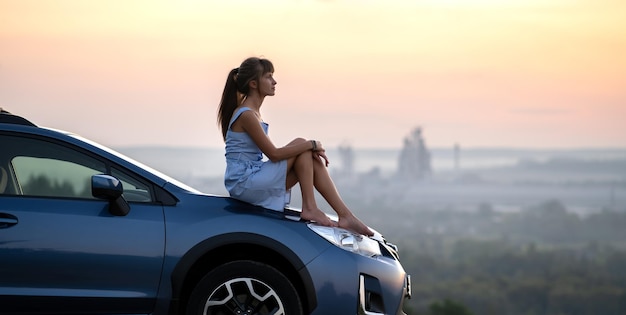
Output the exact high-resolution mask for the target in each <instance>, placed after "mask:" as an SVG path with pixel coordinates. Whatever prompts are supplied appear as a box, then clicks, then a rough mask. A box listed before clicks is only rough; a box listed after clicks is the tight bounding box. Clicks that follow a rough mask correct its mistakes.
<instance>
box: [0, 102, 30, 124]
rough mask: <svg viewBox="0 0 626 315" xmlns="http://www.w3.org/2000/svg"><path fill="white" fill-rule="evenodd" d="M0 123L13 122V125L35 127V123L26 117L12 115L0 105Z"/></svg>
mask: <svg viewBox="0 0 626 315" xmlns="http://www.w3.org/2000/svg"><path fill="white" fill-rule="evenodd" d="M0 124H14V125H24V126H32V127H37V125H35V124H33V123H32V122H30V121H29V120H27V119H26V118H24V117H21V116H17V115H13V114H11V113H9V112H7V111H6V110H4V109H3V108H2V107H0Z"/></svg>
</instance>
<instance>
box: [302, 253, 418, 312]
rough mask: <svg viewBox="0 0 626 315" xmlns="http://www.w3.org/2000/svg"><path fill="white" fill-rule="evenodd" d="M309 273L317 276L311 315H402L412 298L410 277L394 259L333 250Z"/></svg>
mask: <svg viewBox="0 0 626 315" xmlns="http://www.w3.org/2000/svg"><path fill="white" fill-rule="evenodd" d="M381 246H382V245H381ZM329 266H332V268H329ZM307 269H309V271H310V273H311V274H315V275H317V276H316V278H315V279H313V284H314V286H315V290H316V294H317V307H316V308H315V309H314V310H313V312H312V313H311V314H369V315H378V314H389V315H394V314H396V315H401V314H404V312H403V310H402V307H403V304H404V300H405V299H407V298H410V294H411V280H410V276H409V275H407V274H406V272H405V271H404V268H403V267H402V265H401V264H400V262H399V261H398V260H397V259H396V257H394V256H393V255H387V256H385V255H383V256H377V257H365V256H361V255H359V254H354V253H352V252H348V251H345V250H343V249H340V248H338V247H334V246H333V247H330V248H329V249H328V250H326V251H324V252H323V253H322V254H321V255H320V256H318V257H317V258H316V259H314V260H313V261H312V262H311V263H309V264H308V265H307Z"/></svg>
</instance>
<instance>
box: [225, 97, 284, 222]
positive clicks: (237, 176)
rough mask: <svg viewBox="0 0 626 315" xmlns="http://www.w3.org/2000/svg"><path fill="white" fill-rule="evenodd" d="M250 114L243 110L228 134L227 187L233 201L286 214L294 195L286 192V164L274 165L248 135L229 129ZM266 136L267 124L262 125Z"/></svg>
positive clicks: (245, 109) (235, 116)
mask: <svg viewBox="0 0 626 315" xmlns="http://www.w3.org/2000/svg"><path fill="white" fill-rule="evenodd" d="M247 110H251V109H250V108H248V107H242V108H240V109H239V110H237V111H236V112H235V113H234V114H233V118H232V119H231V120H230V123H229V124H228V130H227V131H226V154H225V155H226V172H225V174H224V186H226V190H228V193H229V194H230V196H231V197H233V198H235V199H239V200H241V201H245V202H248V203H251V204H254V205H257V206H262V207H265V208H268V209H272V210H277V211H283V210H284V209H285V207H286V206H287V205H288V204H289V201H290V197H291V193H290V191H289V190H287V189H286V188H285V183H286V178H287V160H282V161H278V162H272V161H269V160H268V159H264V157H263V152H261V150H260V149H259V147H258V146H257V145H256V144H255V143H254V141H252V139H251V138H250V136H248V134H247V133H246V132H237V131H232V130H231V129H230V127H231V126H232V124H233V122H235V120H237V118H239V116H240V115H241V114H242V113H243V112H245V111H247ZM261 127H263V130H264V131H265V134H267V130H268V127H269V126H268V124H267V123H265V122H261Z"/></svg>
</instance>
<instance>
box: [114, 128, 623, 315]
mask: <svg viewBox="0 0 626 315" xmlns="http://www.w3.org/2000/svg"><path fill="white" fill-rule="evenodd" d="M118 150H119V151H120V152H122V153H124V154H126V155H128V156H130V157H132V158H134V159H136V160H138V161H140V162H142V163H144V164H146V165H148V166H151V167H153V168H156V169H158V170H160V171H162V172H163V173H166V174H167V175H170V176H172V177H174V178H176V179H178V180H180V181H182V182H184V183H187V184H189V185H190V186H192V187H195V188H197V189H198V190H200V191H203V192H206V193H210V194H217V195H224V194H226V190H225V189H224V186H223V182H222V180H223V177H222V176H223V172H224V169H225V161H224V153H223V149H208V148H207V149H204V148H167V147H126V148H118ZM327 153H328V156H329V158H330V162H331V164H330V166H329V171H330V172H331V174H332V176H333V178H334V180H335V183H336V185H337V187H338V189H339V192H340V193H341V195H342V197H343V198H344V200H345V201H346V203H347V204H348V205H349V206H350V207H351V208H352V210H353V211H354V212H355V213H356V214H357V215H358V216H359V217H360V218H361V219H362V220H363V221H365V222H366V223H367V224H369V225H371V226H372V227H373V228H375V229H376V230H378V231H379V232H381V233H382V234H383V235H384V236H385V237H386V238H387V239H388V240H389V241H390V242H391V243H394V244H396V245H398V247H399V249H400V257H401V260H402V264H403V265H404V267H405V269H406V270H407V272H408V273H409V274H411V276H412V281H413V286H412V287H413V297H412V299H411V300H409V301H408V302H407V303H406V304H405V312H406V313H407V314H450V313H443V312H441V313H437V310H438V309H443V308H446V307H447V308H448V309H454V310H456V313H454V314H475V315H489V314H494V315H495V314H498V315H507V314H510V315H539V314H550V315H565V314H572V315H574V314H576V315H577V314H581V315H582V314H626V268H624V266H626V149H561V150H557V149H554V150H549V149H508V148H463V147H462V146H460V145H453V146H451V147H450V148H433V149H427V148H425V146H424V145H423V140H422V139H421V138H420V134H419V129H416V130H415V131H414V134H412V135H411V136H409V137H407V139H405V143H404V147H403V148H398V149H354V148H352V147H350V146H349V145H343V146H340V147H337V148H330V149H328V150H327ZM318 197H319V196H318ZM318 203H319V205H320V207H321V208H322V209H324V210H325V211H326V212H327V213H333V212H332V209H330V207H329V206H328V205H327V204H325V203H324V202H323V199H322V198H321V197H319V198H318ZM291 206H292V207H296V208H299V207H300V196H299V191H298V189H297V187H296V188H294V189H293V191H292V202H291Z"/></svg>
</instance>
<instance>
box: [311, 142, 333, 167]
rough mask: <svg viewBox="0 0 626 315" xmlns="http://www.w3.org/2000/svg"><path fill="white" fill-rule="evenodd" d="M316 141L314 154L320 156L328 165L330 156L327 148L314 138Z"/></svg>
mask: <svg viewBox="0 0 626 315" xmlns="http://www.w3.org/2000/svg"><path fill="white" fill-rule="evenodd" d="M314 141H315V150H313V156H314V157H316V158H318V159H319V160H320V161H321V162H322V163H324V165H325V166H326V167H328V163H329V161H328V156H326V150H325V149H324V147H323V146H322V143H321V142H319V141H317V140H314Z"/></svg>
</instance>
